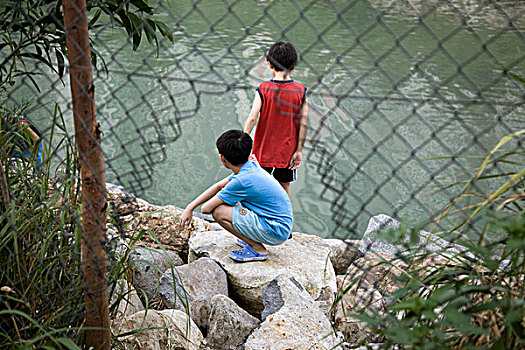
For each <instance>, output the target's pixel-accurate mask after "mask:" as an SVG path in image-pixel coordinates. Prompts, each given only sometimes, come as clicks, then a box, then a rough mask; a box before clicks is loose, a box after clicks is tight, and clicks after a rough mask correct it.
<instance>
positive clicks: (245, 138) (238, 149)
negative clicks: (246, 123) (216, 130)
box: [215, 130, 253, 165]
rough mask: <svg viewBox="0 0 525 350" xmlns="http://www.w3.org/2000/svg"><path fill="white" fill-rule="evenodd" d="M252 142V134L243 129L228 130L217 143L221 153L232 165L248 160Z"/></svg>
mask: <svg viewBox="0 0 525 350" xmlns="http://www.w3.org/2000/svg"><path fill="white" fill-rule="evenodd" d="M252 144H253V141H252V138H251V137H250V135H248V134H247V133H245V132H243V131H242V130H228V131H226V132H225V133H223V134H222V135H221V136H219V138H218V139H217V142H216V143H215V145H216V146H217V150H219V153H220V154H222V155H223V156H224V158H226V160H227V161H228V162H230V163H231V164H232V165H241V164H244V163H246V162H247V161H248V157H249V156H250V153H251V151H252Z"/></svg>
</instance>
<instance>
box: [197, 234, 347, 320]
mask: <svg viewBox="0 0 525 350" xmlns="http://www.w3.org/2000/svg"><path fill="white" fill-rule="evenodd" d="M189 245H190V253H189V257H188V258H189V260H190V261H191V260H194V259H197V258H198V257H201V256H208V257H210V258H211V259H213V260H215V261H216V262H217V263H218V264H219V265H221V266H222V268H223V269H224V271H226V274H227V275H228V281H229V285H230V297H231V298H232V299H233V300H235V302H236V303H237V304H238V305H239V306H241V307H242V308H243V309H245V310H246V311H248V312H250V313H251V314H252V315H257V316H258V315H260V314H261V312H262V310H263V303H262V300H261V294H262V292H263V290H264V289H265V288H266V287H267V286H268V284H269V283H270V282H271V281H272V280H273V279H274V278H275V277H277V276H279V275H286V276H289V277H294V278H295V279H296V280H297V281H298V282H299V283H300V284H301V285H302V286H304V288H305V290H306V291H307V292H308V293H309V294H310V295H311V296H312V298H313V299H314V300H316V301H317V303H318V305H319V307H321V308H322V310H323V311H324V312H326V313H328V312H329V309H330V307H331V305H332V303H333V301H334V298H335V292H336V290H337V282H336V277H335V272H334V269H333V267H332V263H331V262H330V258H329V255H330V248H329V247H328V245H327V244H324V243H323V240H322V239H321V238H319V237H317V236H312V235H307V234H303V233H298V232H294V233H293V239H290V240H288V241H286V242H285V243H283V244H281V245H278V246H267V247H266V248H267V249H268V257H269V258H268V260H267V261H257V262H248V263H237V262H235V261H233V260H231V259H230V258H229V253H230V251H232V250H236V249H240V248H239V247H238V246H237V245H236V238H235V237H234V236H233V235H232V234H230V233H229V232H227V231H224V230H223V231H209V232H197V233H195V234H194V235H192V236H191V238H190V242H189Z"/></svg>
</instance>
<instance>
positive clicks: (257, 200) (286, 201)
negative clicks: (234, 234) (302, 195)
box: [217, 161, 293, 240]
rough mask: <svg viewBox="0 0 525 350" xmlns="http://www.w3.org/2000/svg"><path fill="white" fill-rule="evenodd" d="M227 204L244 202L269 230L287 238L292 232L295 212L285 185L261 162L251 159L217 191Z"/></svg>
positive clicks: (232, 204) (281, 237) (282, 237)
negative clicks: (266, 169) (262, 165)
mask: <svg viewBox="0 0 525 350" xmlns="http://www.w3.org/2000/svg"><path fill="white" fill-rule="evenodd" d="M217 196H218V197H219V198H220V199H222V200H223V201H224V202H225V203H226V204H228V205H231V206H235V205H236V204H237V202H241V204H242V205H243V206H245V207H246V208H248V209H250V210H251V211H253V212H254V213H255V214H257V215H258V216H259V219H260V220H261V225H262V226H263V228H264V230H265V231H266V232H268V233H269V234H272V235H274V236H275V237H276V238H278V239H282V240H285V239H287V238H288V236H289V235H290V232H292V226H293V212H292V204H291V203H290V198H288V195H287V194H286V191H285V190H284V189H283V187H282V186H281V185H280V184H279V183H278V182H277V180H275V179H274V178H273V176H271V175H270V174H268V173H267V172H266V171H265V170H264V169H263V168H261V167H260V166H259V165H258V164H257V163H255V162H252V161H247V162H246V163H244V165H243V166H242V167H241V170H240V171H239V173H238V174H237V175H235V174H234V175H232V176H230V182H228V184H227V185H226V186H224V188H223V189H222V190H221V191H220V192H219V193H218V194H217Z"/></svg>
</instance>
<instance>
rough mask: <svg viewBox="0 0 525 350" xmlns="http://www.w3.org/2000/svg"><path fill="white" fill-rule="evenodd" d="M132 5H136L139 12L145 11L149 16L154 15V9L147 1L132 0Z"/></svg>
mask: <svg viewBox="0 0 525 350" xmlns="http://www.w3.org/2000/svg"><path fill="white" fill-rule="evenodd" d="M131 3H132V4H133V5H135V6H136V7H137V8H138V9H139V10H141V11H144V12H146V13H148V14H153V8H152V7H150V6H149V4H148V2H147V1H144V0H131Z"/></svg>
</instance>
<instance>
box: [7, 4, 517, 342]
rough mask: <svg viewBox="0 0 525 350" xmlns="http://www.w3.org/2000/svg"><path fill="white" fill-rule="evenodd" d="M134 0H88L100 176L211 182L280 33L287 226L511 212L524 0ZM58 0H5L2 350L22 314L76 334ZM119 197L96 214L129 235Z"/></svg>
mask: <svg viewBox="0 0 525 350" xmlns="http://www.w3.org/2000/svg"><path fill="white" fill-rule="evenodd" d="M142 3H143V2H142V1H103V0H92V1H88V12H87V13H88V19H89V20H90V21H91V22H90V29H89V30H90V40H91V45H92V61H93V63H94V73H93V74H94V92H95V97H94V103H95V106H96V117H97V120H98V122H100V123H101V126H100V130H101V131H102V136H101V138H102V141H101V142H102V150H103V153H104V159H105V169H106V170H105V171H106V180H107V182H110V183H115V184H118V185H121V186H124V187H125V188H127V189H128V190H129V191H130V192H132V193H133V194H134V195H136V196H137V197H141V198H144V199H146V200H147V201H149V202H151V203H155V204H159V205H175V206H179V207H184V206H185V205H186V204H187V203H188V202H189V201H190V200H191V199H192V198H194V197H195V196H196V195H197V194H199V193H200V192H201V191H202V190H204V189H205V188H207V186H209V185H211V184H212V183H213V182H215V181H217V180H219V179H220V178H222V177H224V176H225V175H226V172H224V171H225V170H221V165H220V161H219V160H218V157H217V154H216V150H215V139H216V138H217V137H218V136H219V135H220V134H221V133H222V132H223V131H225V130H228V129H233V128H235V129H242V127H243V125H244V122H245V120H246V117H247V116H248V113H249V111H250V107H251V103H252V100H253V97H254V95H255V93H256V92H255V88H256V87H257V86H258V84H259V83H261V82H263V81H265V80H269V79H271V78H272V76H271V71H270V70H269V69H268V66H267V63H266V59H265V56H264V55H265V52H266V50H267V49H268V48H269V46H270V45H271V44H273V43H274V42H277V41H286V42H291V43H293V44H294V46H295V48H296V49H297V52H298V54H299V63H298V65H297V67H296V68H295V69H294V70H293V71H292V73H291V76H292V79H294V80H296V81H299V82H301V83H303V84H304V85H306V86H307V88H308V89H307V95H308V101H309V102H308V107H309V114H308V131H307V136H306V140H305V151H304V155H303V165H302V166H301V168H300V169H299V171H298V180H297V181H296V182H295V183H294V184H292V186H291V192H292V203H293V206H294V212H295V229H296V230H297V231H302V232H305V233H308V234H314V235H319V236H322V237H324V238H339V239H345V240H347V241H352V242H356V241H357V240H359V239H361V238H362V236H363V233H364V232H365V231H366V229H367V225H368V224H369V219H370V218H371V217H373V216H376V215H378V214H386V215H388V216H390V217H392V218H394V219H396V220H398V221H400V222H401V223H402V226H403V225H405V224H406V227H417V228H418V229H425V230H426V231H432V232H434V233H436V232H441V233H443V232H452V231H451V230H452V229H454V228H457V226H458V225H460V224H461V223H462V222H465V220H466V219H469V220H467V224H466V225H465V227H464V228H462V229H461V231H460V232H461V233H460V234H454V235H452V236H450V237H449V239H448V240H449V241H454V240H456V239H458V240H460V239H471V240H473V241H478V240H483V239H486V235H487V217H486V216H481V215H473V216H472V218H471V219H470V215H471V214H472V211H473V210H474V211H475V210H478V209H481V208H484V209H491V210H499V211H503V212H509V213H512V212H516V213H517V212H520V210H522V208H523V204H524V202H523V201H524V197H523V193H524V191H523V190H524V182H523V176H521V177H519V176H518V175H519V174H520V171H521V172H522V169H523V164H524V162H523V154H524V151H525V148H524V144H523V137H522V134H521V133H520V130H523V129H525V122H524V121H525V118H524V117H523V116H524V115H525V105H524V103H525V83H524V77H525V75H524V72H525V30H524V29H525V4H524V3H523V2H520V1H492V0H486V1H485V0H477V1H469V0H432V1H412V0H410V1H406V0H397V1H386V0H349V1H332V0H313V1H309V0H291V1H252V0H236V1H234V0H206V1H182V0H181V1H178V0H177V1H176V0H170V1H165V0H156V1H154V0H150V1H149V8H148V9H147V10H144V8H142V11H139V10H140V9H141V6H142V5H140V4H142ZM144 3H147V2H144ZM110 5H111V6H115V7H111V6H110ZM61 6H62V2H61V1H18V2H11V1H8V2H6V3H5V4H0V12H2V19H1V21H2V22H1V26H0V30H1V31H2V36H3V39H1V40H0V43H1V45H0V60H1V61H2V69H1V78H2V84H3V85H2V90H1V91H0V101H1V107H2V134H1V135H0V137H1V138H2V148H3V150H2V154H1V156H2V164H3V166H4V167H3V169H2V173H3V174H0V175H2V177H3V179H5V180H2V181H3V183H5V186H4V189H5V190H4V189H3V192H2V193H3V197H2V213H1V214H2V221H3V223H2V226H3V229H2V231H1V232H2V233H1V235H2V237H1V241H0V253H1V255H2V260H4V261H5V263H2V271H0V287H2V288H3V290H2V292H1V293H2V295H0V297H1V298H0V302H2V306H0V310H2V309H3V310H19V311H20V313H19V314H15V315H13V314H12V313H5V314H0V347H1V346H2V345H6V344H9V343H10V342H11V341H12V342H14V339H29V338H31V337H32V336H33V335H34V334H37V333H38V331H35V329H36V328H38V327H30V326H27V322H26V321H25V319H24V317H25V316H24V315H29V316H30V317H31V318H34V319H36V320H37V321H36V322H37V324H39V325H40V326H39V327H40V328H43V327H47V326H48V325H49V324H52V325H53V327H55V329H56V330H57V333H59V334H62V335H63V336H64V338H73V339H76V338H75V337H78V334H77V333H76V332H77V330H78V328H75V327H69V326H70V325H71V324H76V325H78V326H79V325H80V324H81V320H82V318H83V317H84V311H83V310H82V307H81V305H83V301H82V295H83V291H84V290H83V288H84V287H83V286H82V276H80V274H79V271H80V266H81V263H80V235H81V232H80V231H81V230H80V220H81V219H80V215H81V213H82V210H81V209H80V208H81V202H82V200H81V198H80V184H79V176H80V175H79V169H78V153H77V151H76V150H75V145H74V131H73V130H74V128H73V118H72V115H73V106H72V102H71V92H70V83H69V79H68V76H67V73H68V72H69V71H70V69H71V68H72V67H71V66H70V65H69V64H68V63H67V58H66V55H65V52H66V50H65V46H64V45H65V41H64V40H63V38H64V27H63V20H62V17H61ZM104 6H105V7H104ZM101 8H102V9H104V8H106V9H113V10H114V11H113V12H112V11H109V10H106V11H104V10H100V9H101ZM123 10H126V11H129V12H123ZM129 13H131V15H130V14H129ZM33 21H34V22H33ZM49 26H54V27H53V28H55V32H54V34H53V32H51V34H49V33H50V30H49V28H50V27H49ZM38 33H41V35H40V34H38ZM38 40H44V44H39V45H40V46H38V45H37V44H35V42H38ZM24 120H27V121H28V122H27V123H30V124H25V123H24ZM25 125H31V126H32V128H29V129H27V128H26V127H24V126H25ZM31 130H33V131H35V132H36V133H37V134H38V135H37V136H35V135H34V134H32V133H31ZM8 131H9V132H8ZM13 134H16V137H15V138H14V139H16V140H20V139H23V140H25V141H24V142H22V143H20V142H15V141H13V140H14V139H13V136H12V135H13ZM8 135H11V136H8ZM40 138H41V139H40ZM28 140H30V141H28ZM41 140H42V141H43V142H42V143H40V141H41ZM35 154H36V155H39V156H35ZM487 155H491V157H489V158H487ZM35 157H36V158H35ZM38 157H41V158H42V159H41V160H40V161H37V160H36V159H37V158H38ZM38 159H40V158H38ZM44 159H47V160H49V161H45V160H44ZM221 171H223V172H221ZM43 173H46V174H47V175H42V174H43ZM473 179H474V180H473ZM509 193H510V194H509ZM115 206H117V205H116V204H115V203H110V206H109V211H108V213H109V215H110V216H111V215H113V217H111V218H110V223H112V225H115V227H116V228H117V231H119V230H120V231H121V232H120V235H121V236H122V237H124V236H125V235H124V228H123V227H124V224H123V223H122V222H123V221H122V220H123V219H122V217H123V216H125V215H128V214H129V213H117V214H118V215H117V214H115V211H112V210H113V209H114V207H115ZM388 222H390V221H388V220H387V221H386V223H387V224H388ZM390 223H391V222H390ZM380 228H381V227H380ZM453 232H457V231H453ZM117 236H118V235H117ZM451 237H452V238H451ZM366 247H368V249H371V250H373V249H374V246H373V244H372V245H369V246H366V245H365V249H366ZM373 251H374V252H375V253H377V252H378V251H376V250H373ZM398 257H399V256H398ZM6 264H7V265H6ZM110 265H111V264H110ZM104 269H105V268H104ZM369 269H371V267H370V266H368V265H363V266H361V268H360V269H358V270H359V271H360V272H359V274H362V273H365V272H366V271H367V270H369ZM102 270H103V269H102ZM102 270H100V271H98V272H97V273H98V274H99V275H100V276H103V275H104V274H105V273H106V272H105V271H102ZM363 271H364V272H363ZM354 272H355V271H354ZM108 278H109V281H110V284H111V283H113V282H112V281H111V274H110V276H109V277H108ZM376 282H377V281H376ZM104 288H105V287H104ZM370 288H372V289H373V288H376V289H379V290H380V291H381V289H382V288H388V287H387V286H384V285H381V283H376V284H374V285H373V286H372V287H370ZM363 303H364V304H366V305H363V308H366V306H370V305H371V304H373V300H372V299H370V300H368V301H367V302H366V303H365V302H364V301H363ZM51 315H53V316H51ZM71 320H73V322H72V321H71ZM24 325H25V326H24ZM35 332H36V333H35ZM40 335H41V334H40ZM42 337H43V338H45V337H44V336H42ZM38 341H39V340H35V343H34V344H35V345H36V344H38ZM62 345H63V344H62Z"/></svg>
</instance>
